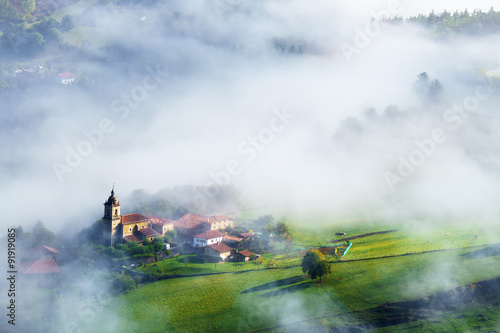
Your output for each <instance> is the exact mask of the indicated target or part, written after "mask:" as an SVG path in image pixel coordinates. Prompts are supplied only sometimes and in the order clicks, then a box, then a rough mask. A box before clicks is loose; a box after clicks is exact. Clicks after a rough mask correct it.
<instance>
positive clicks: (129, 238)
mask: <svg viewBox="0 0 500 333" xmlns="http://www.w3.org/2000/svg"><path fill="white" fill-rule="evenodd" d="M123 239H125V241H126V242H137V243H140V242H141V240H140V239H139V238H137V237H135V236H134V235H127V236H125V237H123Z"/></svg>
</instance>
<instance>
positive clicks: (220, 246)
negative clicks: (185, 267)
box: [197, 243, 233, 262]
mask: <svg viewBox="0 0 500 333" xmlns="http://www.w3.org/2000/svg"><path fill="white" fill-rule="evenodd" d="M232 251H233V248H231V247H229V246H227V245H226V244H224V243H217V244H210V245H207V246H205V247H204V248H203V251H200V252H198V255H197V257H198V259H201V260H203V261H204V262H224V261H227V260H228V259H229V258H230V257H231V253H232Z"/></svg>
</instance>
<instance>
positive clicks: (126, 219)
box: [121, 213, 150, 224]
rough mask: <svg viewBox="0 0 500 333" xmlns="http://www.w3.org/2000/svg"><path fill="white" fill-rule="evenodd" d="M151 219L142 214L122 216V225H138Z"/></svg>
mask: <svg viewBox="0 0 500 333" xmlns="http://www.w3.org/2000/svg"><path fill="white" fill-rule="evenodd" d="M149 220H150V218H149V217H147V216H144V215H141V214H137V213H133V214H127V215H122V216H121V223H122V224H127V223H137V222H141V221H149Z"/></svg>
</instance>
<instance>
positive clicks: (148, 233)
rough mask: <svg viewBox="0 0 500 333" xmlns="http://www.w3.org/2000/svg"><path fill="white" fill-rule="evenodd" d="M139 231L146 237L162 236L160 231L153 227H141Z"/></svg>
mask: <svg viewBox="0 0 500 333" xmlns="http://www.w3.org/2000/svg"><path fill="white" fill-rule="evenodd" d="M139 232H140V233H141V234H143V235H144V236H146V237H156V236H161V235H160V234H159V233H157V232H156V230H153V229H151V228H142V229H139Z"/></svg>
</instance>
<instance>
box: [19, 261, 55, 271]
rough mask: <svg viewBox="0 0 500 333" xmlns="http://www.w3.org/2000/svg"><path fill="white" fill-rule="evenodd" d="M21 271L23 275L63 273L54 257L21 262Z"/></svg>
mask: <svg viewBox="0 0 500 333" xmlns="http://www.w3.org/2000/svg"><path fill="white" fill-rule="evenodd" d="M19 271H20V272H21V273H22V274H23V275H35V274H56V273H61V270H60V269H59V266H57V263H56V261H55V260H54V259H50V260H36V261H30V262H23V263H21V264H19Z"/></svg>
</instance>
